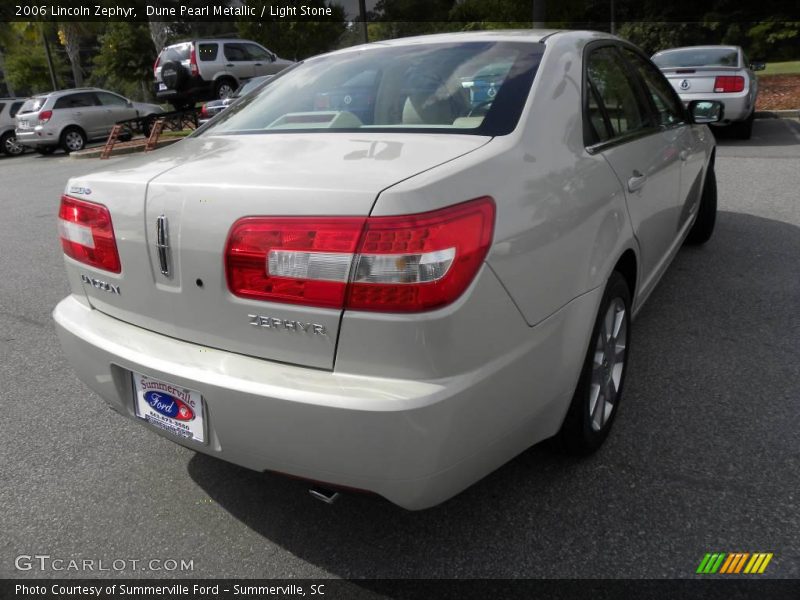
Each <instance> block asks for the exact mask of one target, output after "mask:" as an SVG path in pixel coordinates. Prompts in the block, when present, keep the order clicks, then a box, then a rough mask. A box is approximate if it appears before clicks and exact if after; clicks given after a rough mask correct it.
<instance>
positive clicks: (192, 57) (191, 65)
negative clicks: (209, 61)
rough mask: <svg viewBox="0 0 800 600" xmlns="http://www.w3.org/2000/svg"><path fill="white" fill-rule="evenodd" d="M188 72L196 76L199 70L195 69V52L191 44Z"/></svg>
mask: <svg viewBox="0 0 800 600" xmlns="http://www.w3.org/2000/svg"><path fill="white" fill-rule="evenodd" d="M189 70H190V71H191V72H192V75H197V74H198V73H199V72H200V70H199V69H198V67H197V52H196V51H195V48H194V44H192V51H191V53H190V54H189Z"/></svg>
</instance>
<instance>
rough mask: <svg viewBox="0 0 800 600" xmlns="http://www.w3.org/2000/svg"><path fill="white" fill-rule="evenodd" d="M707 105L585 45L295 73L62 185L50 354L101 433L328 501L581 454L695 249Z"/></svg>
mask: <svg viewBox="0 0 800 600" xmlns="http://www.w3.org/2000/svg"><path fill="white" fill-rule="evenodd" d="M495 65H507V66H508V68H505V67H503V72H502V73H501V72H498V70H497V69H496V68H495ZM488 71H491V73H492V77H491V82H490V84H491V87H492V89H493V93H492V94H489V93H488V92H486V93H480V94H475V93H471V92H472V91H474V90H473V89H468V88H466V87H465V86H464V85H463V83H464V82H465V81H470V82H474V81H476V80H478V79H480V77H481V76H482V74H485V73H487V72H488ZM365 72H374V73H375V76H374V77H370V78H369V82H368V83H365V82H359V85H358V86H357V88H354V89H352V90H350V91H349V92H348V90H347V88H348V86H353V83H352V82H353V81H354V78H355V77H357V75H358V74H360V73H365ZM484 89H489V85H485V86H484ZM356 93H357V94H358V97H356ZM347 96H350V102H348V101H347V99H346V97H347ZM321 99H324V100H325V101H324V102H323V101H322V100H321ZM340 99H341V102H340ZM328 100H330V101H328ZM368 100H369V101H368ZM348 107H357V108H354V111H355V112H353V111H350V110H348ZM720 108H721V105H720V104H719V103H714V102H699V103H690V105H689V107H688V109H687V108H684V106H683V104H682V103H681V101H680V99H679V98H678V96H677V95H676V94H675V92H674V91H673V89H672V88H671V87H670V85H669V83H667V81H666V79H664V76H663V75H662V74H661V72H660V71H659V70H658V69H657V68H656V67H655V66H654V65H653V63H652V62H650V60H649V58H647V56H645V55H644V54H642V53H641V51H639V50H638V49H636V48H635V47H634V46H632V45H631V44H629V43H627V42H625V41H623V40H620V39H618V38H616V37H613V36H609V35H607V34H603V33H593V32H586V31H564V32H555V31H531V30H524V31H491V32H470V33H464V34H444V35H434V36H428V37H417V38H405V39H398V40H389V41H383V42H380V43H377V44H371V45H366V46H358V47H355V48H349V49H345V50H341V51H338V52H334V53H331V54H327V55H323V56H318V57H315V58H310V59H308V60H307V61H305V62H303V63H302V64H300V65H298V66H297V67H296V68H294V69H292V70H291V71H286V72H284V73H282V74H280V75H277V76H276V77H275V79H274V80H273V81H271V82H270V83H269V84H268V85H265V86H262V87H261V88H259V89H257V90H255V91H253V92H252V93H250V94H248V95H247V96H244V97H243V98H241V99H239V100H238V101H237V102H236V103H234V104H233V105H231V106H230V107H229V108H227V109H226V110H225V111H224V112H222V113H221V114H220V115H218V116H217V117H215V118H214V120H213V121H212V122H210V123H208V124H207V125H206V126H205V127H203V128H201V129H199V130H198V131H197V132H196V133H194V134H193V135H191V136H189V137H188V138H186V139H184V140H182V141H181V142H179V143H178V144H175V145H173V146H171V147H169V148H166V149H162V150H159V152H158V153H157V156H156V155H154V156H149V155H142V156H138V157H135V158H130V159H125V160H122V161H120V162H118V163H115V164H114V165H110V166H108V167H107V168H106V169H105V170H103V171H99V172H96V173H92V174H89V175H81V176H79V177H75V178H73V179H72V180H70V181H69V183H68V184H67V186H66V188H65V190H64V195H63V196H62V198H61V208H60V211H59V232H60V238H61V244H62V248H63V250H64V254H65V263H66V271H67V275H68V279H69V283H70V287H71V293H70V295H69V296H67V297H66V298H65V299H64V300H63V301H61V302H60V303H59V304H58V306H57V307H56V308H55V311H54V318H55V322H56V329H57V331H58V335H59V338H60V341H61V344H62V346H63V348H64V351H65V356H66V358H67V359H68V360H69V361H70V362H71V363H72V365H73V366H74V368H75V370H76V372H77V374H78V376H79V377H80V378H81V380H83V381H84V382H85V383H86V385H87V386H89V387H90V388H92V389H93V390H95V391H96V392H97V393H98V394H99V395H100V396H101V397H102V398H104V399H105V400H106V401H107V402H108V403H109V405H110V406H111V407H112V408H114V409H115V410H116V411H118V412H119V413H120V414H122V415H125V416H126V417H129V418H130V419H132V420H134V421H135V422H137V423H139V424H140V425H142V426H144V427H146V428H148V429H149V430H151V431H153V432H155V433H158V434H160V435H162V436H164V437H166V438H168V439H170V440H172V441H174V442H176V443H178V444H181V445H183V446H185V447H187V448H190V449H192V450H195V451H198V452H203V453H207V454H210V455H212V456H215V457H218V458H220V459H223V460H227V461H230V462H232V463H236V464H239V465H242V466H246V467H249V468H251V469H255V470H258V471H266V470H269V471H277V472H282V473H287V474H290V475H293V476H295V477H300V478H303V479H307V480H309V481H311V482H316V483H315V484H313V485H317V486H322V487H323V488H327V490H326V489H322V490H320V489H319V488H316V489H314V490H313V494H314V495H315V496H316V497H318V498H321V499H324V500H332V499H333V498H334V497H335V495H334V493H333V492H331V491H330V488H334V489H336V488H339V487H342V488H349V489H360V490H368V491H370V492H374V493H376V494H379V495H382V496H384V497H386V498H388V499H389V500H391V501H393V502H395V503H397V504H399V505H400V506H403V507H405V508H409V509H421V508H425V507H429V506H432V505H434V504H437V503H439V502H442V501H444V500H446V499H447V498H449V497H451V496H453V495H454V494H456V493H458V492H459V491H461V490H463V489H464V488H466V487H467V486H469V485H471V484H473V483H474V482H475V481H477V480H478V479H480V478H481V477H483V476H485V475H486V474H488V473H490V472H491V471H493V470H494V469H496V468H498V467H499V466H500V465H502V464H503V463H505V462H506V461H508V460H510V459H511V458H512V457H514V456H515V455H517V454H519V453H520V452H522V451H524V450H525V449H526V448H528V447H529V446H531V445H533V444H535V443H537V442H539V441H541V440H543V439H545V438H549V437H552V436H556V437H557V438H558V439H559V440H560V442H561V444H562V445H563V447H564V448H565V449H566V450H568V451H570V452H574V453H588V452H592V451H594V450H596V449H597V448H598V447H599V446H600V445H601V444H602V442H603V440H604V439H605V438H606V437H607V435H608V433H609V431H610V429H611V426H612V423H613V422H614V420H615V418H616V417H617V414H618V412H619V410H618V407H619V405H620V399H621V397H622V390H623V384H624V379H625V371H626V368H627V365H628V363H629V360H628V358H629V355H630V342H631V338H630V332H631V326H632V318H633V315H634V314H635V313H636V312H637V311H638V310H639V309H640V308H641V307H642V305H643V304H644V302H645V300H646V299H647V297H648V296H649V295H650V293H651V292H652V291H653V289H654V288H655V286H656V284H657V283H658V281H659V279H660V278H661V276H662V275H663V274H664V272H665V271H666V269H667V267H668V266H669V264H670V262H671V261H672V259H673V258H674V257H675V255H676V254H677V253H678V251H679V250H680V248H681V246H682V245H683V243H684V241H688V242H691V243H698V244H699V243H703V242H705V241H706V240H708V239H709V238H710V237H711V234H712V232H713V230H714V223H715V215H716V206H717V196H716V179H715V176H714V155H715V145H714V137H713V136H712V135H711V132H710V131H709V129H708V127H707V126H706V125H705V124H703V123H707V122H711V121H714V120H715V119H717V118H718V116H719V110H720ZM686 293H691V290H687V291H686ZM89 404H91V405H92V408H90V407H89ZM86 410H87V413H88V412H89V411H91V410H95V409H94V408H93V401H91V400H89V401H87V409H86ZM635 428H636V427H635V426H634V427H633V429H635ZM645 433H647V432H645ZM649 433H652V434H654V435H656V434H657V432H649ZM65 434H66V433H65ZM109 451H110V452H113V451H114V449H113V448H109Z"/></svg>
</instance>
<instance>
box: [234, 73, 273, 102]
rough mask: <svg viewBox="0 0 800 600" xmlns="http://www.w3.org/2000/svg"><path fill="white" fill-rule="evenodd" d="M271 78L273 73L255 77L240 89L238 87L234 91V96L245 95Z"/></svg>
mask: <svg viewBox="0 0 800 600" xmlns="http://www.w3.org/2000/svg"><path fill="white" fill-rule="evenodd" d="M269 79H272V76H271V75H265V76H264V77H253V78H252V79H250V80H248V81H246V82H245V83H243V84H242V85H241V86H239V89H237V90H236V91H235V92H234V94H233V96H234V97H235V98H238V97H239V96H244V95H245V94H249V93H250V92H252V91H253V90H254V89H256V88H257V87H258V86H260V85H261V84H262V83H264V82H265V81H268V80H269Z"/></svg>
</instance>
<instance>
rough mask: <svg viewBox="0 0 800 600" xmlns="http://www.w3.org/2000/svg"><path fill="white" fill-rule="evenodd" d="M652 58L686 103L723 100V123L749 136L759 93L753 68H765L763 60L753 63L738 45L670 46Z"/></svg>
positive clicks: (744, 135) (740, 136)
mask: <svg viewBox="0 0 800 600" xmlns="http://www.w3.org/2000/svg"><path fill="white" fill-rule="evenodd" d="M652 60H653V62H654V63H655V64H656V65H657V66H658V68H659V69H661V71H662V72H663V73H664V75H666V77H667V79H668V80H669V82H670V83H671V84H672V87H673V88H675V91H676V92H678V95H679V96H680V97H681V100H683V101H684V103H688V102H691V101H692V100H716V101H718V102H722V104H723V105H724V106H725V110H724V114H723V120H722V121H721V124H723V125H724V124H728V125H731V126H732V127H733V129H734V133H735V134H736V136H737V137H739V138H740V139H744V140H748V139H750V136H751V135H752V132H753V120H754V117H755V110H756V97H757V96H758V78H757V77H756V74H755V73H754V71H760V70H762V69H764V64H763V63H757V64H751V63H750V62H749V61H748V59H747V56H745V53H744V51H743V50H742V49H741V48H740V47H739V46H686V47H683V48H670V49H669V50H662V51H661V52H657V53H656V54H654V55H653V56H652Z"/></svg>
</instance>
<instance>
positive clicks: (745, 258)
mask: <svg viewBox="0 0 800 600" xmlns="http://www.w3.org/2000/svg"><path fill="white" fill-rule="evenodd" d="M798 256H800V228H798V227H796V226H794V225H790V224H787V223H784V222H779V221H774V220H769V219H763V218H759V217H755V216H751V215H746V214H741V213H733V212H720V213H719V216H718V222H717V231H716V233H715V237H714V238H712V240H711V241H710V242H709V243H708V244H707V245H706V246H704V247H701V248H684V249H683V250H682V251H681V252H680V253H679V255H678V257H677V258H676V260H675V262H674V263H673V264H672V266H671V267H670V269H669V271H668V272H667V274H666V275H665V277H664V279H663V280H662V282H661V283H660V284H659V286H658V289H657V290H656V291H655V292H654V294H653V296H652V297H651V299H650V301H649V302H648V304H647V305H646V306H645V307H644V309H643V310H642V312H641V314H640V315H639V318H638V319H637V321H636V323H635V326H634V333H633V336H634V337H633V344H632V350H633V353H632V358H631V364H630V367H631V368H630V371H629V374H628V380H627V383H626V394H625V399H624V401H623V404H622V407H621V413H620V415H619V418H618V419H617V422H616V425H615V430H614V432H612V435H611V437H610V438H609V440H608V442H607V443H606V445H605V446H604V447H603V448H602V449H601V450H600V451H599V452H598V453H597V454H595V455H594V456H592V457H589V458H585V459H576V458H569V457H564V456H560V455H559V454H557V453H555V452H554V451H552V450H550V449H549V448H548V447H547V446H546V444H540V445H538V446H536V447H533V448H531V449H529V450H528V451H526V452H525V453H523V454H521V455H520V456H518V457H517V458H516V459H514V460H512V461H511V462H509V463H508V464H506V465H505V466H504V467H502V468H500V469H498V470H497V471H496V472H494V473H492V474H491V475H489V476H488V477H486V478H485V479H483V480H482V481H480V482H478V483H477V484H475V485H474V486H472V487H471V488H469V489H468V490H466V491H465V492H463V493H461V494H460V495H458V496H457V497H455V498H454V499H452V500H450V501H448V502H446V503H444V504H442V505H440V506H438V507H435V508H432V509H429V510H427V511H422V512H407V511H404V510H402V509H400V508H397V507H395V506H393V505H391V504H390V503H388V502H387V501H385V500H383V499H381V498H377V497H371V496H367V495H345V496H343V497H342V498H341V499H340V500H339V501H338V502H337V503H336V504H335V505H333V506H327V505H324V504H322V503H320V502H318V501H315V500H313V499H312V498H310V497H309V496H308V494H307V493H306V489H307V487H308V486H307V485H305V484H304V483H303V482H302V481H298V480H292V479H288V478H284V477H281V476H277V475H271V474H260V473H256V472H252V471H248V470H245V469H242V468H239V467H236V466H233V465H230V464H227V463H224V462H221V461H219V460H216V459H213V458H209V457H207V456H204V455H196V456H194V457H193V458H192V459H191V460H190V462H189V465H188V470H189V474H190V476H191V477H192V478H193V480H194V481H195V482H196V483H197V484H198V485H199V486H200V487H201V488H202V489H203V490H204V491H205V492H206V493H207V494H208V495H209V497H210V498H211V499H212V500H213V501H215V502H216V503H218V504H219V505H220V506H221V507H222V508H224V509H225V510H227V511H228V512H229V513H230V514H232V515H233V516H234V517H236V518H237V519H239V520H240V521H241V522H242V523H244V524H245V525H247V526H248V527H249V528H250V529H252V530H253V531H255V532H257V533H258V534H260V535H261V536H263V537H264V538H266V540H268V541H269V542H271V543H274V544H277V545H278V546H280V547H282V548H284V549H286V550H287V551H289V552H290V553H292V554H294V555H296V556H298V557H299V558H301V559H302V560H304V561H307V562H309V563H311V564H313V565H315V566H317V567H319V568H321V569H323V570H325V571H327V572H329V573H331V574H333V575H336V576H340V577H417V578H424V577H575V576H581V577H648V578H658V577H690V576H692V574H693V573H694V569H695V568H696V566H697V562H698V560H699V558H701V557H702V556H703V553H704V552H708V551H709V548H711V549H727V548H729V547H730V548H732V549H736V548H754V549H758V548H762V547H763V548H769V549H770V551H774V552H776V556H785V557H787V560H784V561H782V563H783V567H782V568H783V569H784V570H783V571H780V572H781V574H782V576H784V577H787V576H791V574H792V573H794V576H795V577H796V576H797V575H798V572H797V566H798V563H797V562H796V561H795V563H794V566H792V561H791V560H788V555H791V552H795V553H796V552H797V548H796V538H795V537H794V534H795V533H796V529H793V527H792V526H791V525H787V522H786V515H787V514H791V513H792V511H793V508H792V507H794V510H796V504H795V503H796V497H795V499H792V494H796V481H797V468H798V464H799V462H800V461H799V460H798V457H799V456H800V455H798V450H797V437H796V436H797V429H796V424H797V422H798V420H799V418H800V407H798V403H797V388H798V385H797V382H798V381H800V369H799V368H798V366H797V365H800V345H798V344H797V339H798V327H799V325H800V321H799V320H798V319H799V317H798V311H797V299H798V298H799V297H800V268H799V267H798V264H800V263H798V259H797V257H798ZM487 401H492V399H487ZM298 435H302V432H298ZM223 443H224V442H223ZM309 443H313V440H309ZM795 514H796V513H795ZM795 524H796V522H795ZM792 540H794V541H792ZM781 553H783V554H781ZM775 571H776V572H778V567H777V566H776V568H775ZM265 575H268V576H269V575H271V574H265ZM367 587H368V585H367Z"/></svg>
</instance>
